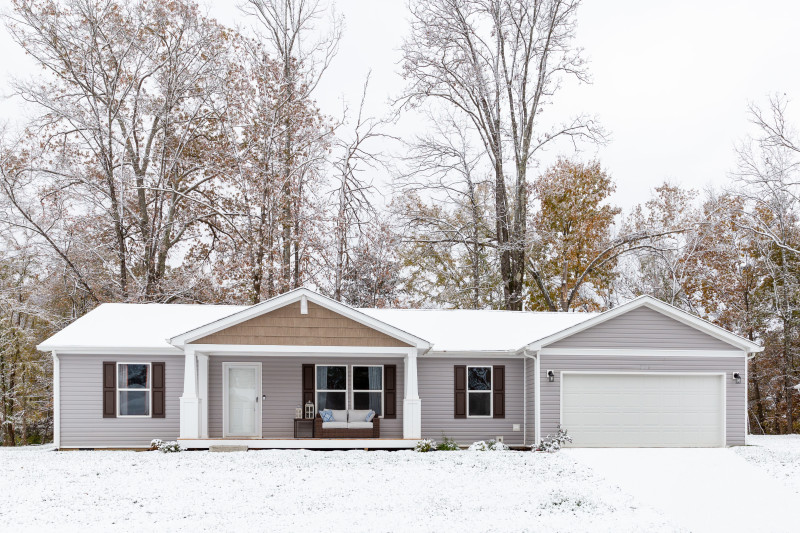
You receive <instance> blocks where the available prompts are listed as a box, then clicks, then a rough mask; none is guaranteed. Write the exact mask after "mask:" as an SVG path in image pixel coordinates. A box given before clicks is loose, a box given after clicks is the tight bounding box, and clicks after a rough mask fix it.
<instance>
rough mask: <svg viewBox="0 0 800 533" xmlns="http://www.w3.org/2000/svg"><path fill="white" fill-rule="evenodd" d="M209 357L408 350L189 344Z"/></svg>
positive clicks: (378, 353)
mask: <svg viewBox="0 0 800 533" xmlns="http://www.w3.org/2000/svg"><path fill="white" fill-rule="evenodd" d="M189 347H191V348H192V349H193V350H197V351H201V352H203V353H207V354H209V355H241V356H250V355H252V356H265V357H268V356H271V355H273V356H287V355H290V356H292V357H295V356H300V357H320V356H325V357H352V356H359V357H393V356H394V357H403V356H405V355H406V354H407V353H408V350H409V349H408V348H398V347H386V348H384V347H377V346H294V345H267V344H188V345H187V346H186V348H187V349H189Z"/></svg>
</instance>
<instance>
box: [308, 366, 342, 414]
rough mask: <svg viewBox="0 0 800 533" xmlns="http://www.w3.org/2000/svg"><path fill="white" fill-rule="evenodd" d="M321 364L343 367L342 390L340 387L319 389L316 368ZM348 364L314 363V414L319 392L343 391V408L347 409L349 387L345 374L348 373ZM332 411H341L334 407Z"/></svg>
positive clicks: (317, 405) (317, 406)
mask: <svg viewBox="0 0 800 533" xmlns="http://www.w3.org/2000/svg"><path fill="white" fill-rule="evenodd" d="M321 366H341V367H344V390H342V389H320V388H319V385H318V384H317V368H319V367H321ZM349 370H350V369H349V367H348V365H346V364H344V365H339V364H328V363H317V364H315V365H314V410H315V411H316V412H315V413H314V416H316V415H317V413H319V398H318V397H317V395H318V394H319V393H320V392H343V393H344V410H345V411H347V410H348V408H349V406H350V398H349V396H350V387H349V386H348V379H347V375H348V373H349ZM334 411H341V409H334Z"/></svg>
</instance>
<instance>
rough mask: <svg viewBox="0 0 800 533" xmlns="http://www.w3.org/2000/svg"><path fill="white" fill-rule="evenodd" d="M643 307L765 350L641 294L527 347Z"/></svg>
mask: <svg viewBox="0 0 800 533" xmlns="http://www.w3.org/2000/svg"><path fill="white" fill-rule="evenodd" d="M640 307H648V308H650V309H652V310H653V311H657V312H659V313H661V314H662V315H665V316H667V317H669V318H672V319H674V320H676V321H678V322H681V323H683V324H685V325H687V326H690V327H692V328H694V329H696V330H699V331H701V332H703V333H705V334H707V335H709V336H711V337H714V338H716V339H719V340H721V341H722V342H725V343H727V344H730V345H731V346H733V347H735V348H738V349H740V350H742V351H745V352H747V353H753V352H761V351H763V350H764V347H763V346H759V345H758V344H756V343H754V342H751V341H749V340H748V339H745V338H744V337H740V336H739V335H736V334H733V333H731V332H730V331H728V330H726V329H724V328H721V327H719V326H716V325H714V324H712V323H711V322H709V321H707V320H703V319H702V318H700V317H697V316H695V315H692V314H691V313H687V312H686V311H683V310H681V309H678V308H677V307H674V306H672V305H669V304H668V303H665V302H662V301H661V300H658V299H656V298H653V297H652V296H647V295H645V296H639V297H638V298H636V299H634V300H631V301H630V302H628V303H626V304H623V305H620V306H619V307H616V308H614V309H610V310H608V311H605V312H604V313H601V314H599V315H597V316H595V317H592V318H590V319H589V320H586V321H585V322H581V323H580V324H576V325H574V326H572V327H569V328H567V329H564V330H562V331H559V332H558V333H554V334H552V335H549V336H547V337H544V338H543V339H539V340H537V341H534V342H532V343H530V344H528V345H527V346H526V347H525V349H526V350H529V351H540V350H542V349H543V348H545V347H546V346H549V345H551V344H553V343H555V342H558V341H560V340H562V339H566V338H567V337H570V336H572V335H575V334H576V333H579V332H581V331H585V330H588V329H590V328H593V327H595V326H597V325H599V324H602V323H603V322H606V321H607V320H611V319H613V318H616V317H618V316H621V315H623V314H625V313H628V312H630V311H633V310H634V309H638V308H640Z"/></svg>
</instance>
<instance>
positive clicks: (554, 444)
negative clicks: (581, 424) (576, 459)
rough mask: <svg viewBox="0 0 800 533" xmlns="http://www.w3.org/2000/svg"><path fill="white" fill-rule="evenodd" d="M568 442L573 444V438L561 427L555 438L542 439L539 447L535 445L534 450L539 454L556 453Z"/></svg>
mask: <svg viewBox="0 0 800 533" xmlns="http://www.w3.org/2000/svg"><path fill="white" fill-rule="evenodd" d="M567 442H572V437H570V436H569V435H567V430H566V429H563V428H562V427H561V426H559V427H558V433H556V436H555V437H553V436H552V435H547V436H546V437H545V438H543V439H542V441H541V442H540V443H539V445H538V446H536V445H534V446H533V449H534V451H537V452H547V453H555V452H557V451H558V450H560V449H561V447H562V446H563V445H564V444H566V443H567Z"/></svg>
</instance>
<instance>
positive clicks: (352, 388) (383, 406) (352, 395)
mask: <svg viewBox="0 0 800 533" xmlns="http://www.w3.org/2000/svg"><path fill="white" fill-rule="evenodd" d="M356 366H363V367H367V368H370V367H378V368H380V369H381V389H380V390H366V389H358V390H356V386H355V384H354V383H353V375H354V373H353V367H356ZM395 379H396V378H395ZM384 381H385V379H384V373H383V365H382V364H380V365H368V364H363V363H361V364H359V363H353V364H351V365H350V392H349V394H350V398H351V399H352V400H353V402H352V405H353V409H355V406H356V398H355V393H357V392H380V393H381V414H380V416H379V417H378V418H383V413H384V410H385V409H386V402H385V398H386V394H385V392H386V383H384Z"/></svg>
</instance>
